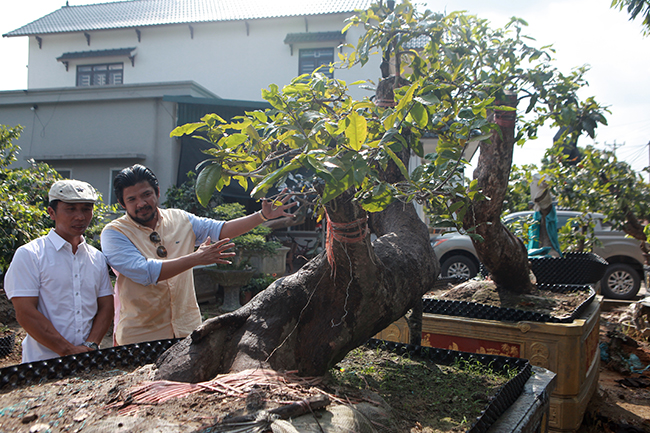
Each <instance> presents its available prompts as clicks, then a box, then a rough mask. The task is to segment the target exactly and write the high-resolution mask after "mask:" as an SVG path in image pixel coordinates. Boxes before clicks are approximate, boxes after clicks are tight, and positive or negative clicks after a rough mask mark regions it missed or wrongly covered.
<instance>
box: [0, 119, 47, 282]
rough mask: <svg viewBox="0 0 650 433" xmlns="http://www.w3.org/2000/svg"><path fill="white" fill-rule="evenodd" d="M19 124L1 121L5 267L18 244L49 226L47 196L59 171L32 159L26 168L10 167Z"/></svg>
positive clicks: (1, 263)
mask: <svg viewBox="0 0 650 433" xmlns="http://www.w3.org/2000/svg"><path fill="white" fill-rule="evenodd" d="M21 132H22V127H21V126H16V127H14V128H8V127H6V126H4V125H0V268H1V269H2V270H3V271H6V270H7V268H8V267H9V264H10V263H11V259H12V258H13V256H14V253H15V251H16V249H18V247H20V246H21V245H24V244H26V243H27V242H30V241H31V240H33V239H36V238H37V237H39V236H42V235H43V234H45V233H46V232H47V229H48V228H50V227H52V223H51V220H50V218H49V215H48V214H47V196H48V192H49V189H50V186H51V185H52V182H54V181H55V180H57V179H59V178H60V176H59V174H58V173H57V172H56V171H54V170H52V169H51V168H49V167H48V166H47V165H46V164H43V163H40V164H36V163H34V162H33V161H32V162H31V165H30V167H29V168H27V169H11V168H9V166H10V165H11V164H12V163H13V162H15V161H16V159H17V158H16V156H17V154H18V152H19V150H20V148H19V147H18V145H16V144H14V143H13V141H14V140H17V139H18V138H19V137H20V133H21Z"/></svg>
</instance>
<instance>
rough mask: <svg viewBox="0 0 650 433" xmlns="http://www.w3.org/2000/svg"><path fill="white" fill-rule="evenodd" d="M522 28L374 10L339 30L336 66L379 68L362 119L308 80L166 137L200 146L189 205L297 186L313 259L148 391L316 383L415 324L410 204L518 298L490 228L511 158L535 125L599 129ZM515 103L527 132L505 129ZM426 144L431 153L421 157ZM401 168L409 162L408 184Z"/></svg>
mask: <svg viewBox="0 0 650 433" xmlns="http://www.w3.org/2000/svg"><path fill="white" fill-rule="evenodd" d="M524 24H525V22H523V21H522V20H518V19H513V21H512V22H511V23H510V24H509V25H508V27H507V28H506V29H498V30H493V29H491V28H490V27H489V26H488V23H487V21H485V20H481V19H479V18H477V17H475V16H471V15H465V14H461V13H451V14H449V15H445V14H438V13H432V12H430V11H425V12H419V11H418V10H417V9H416V8H415V7H414V6H413V5H412V4H411V3H410V2H409V1H403V2H402V3H401V4H399V5H395V6H394V7H393V5H392V2H390V4H389V5H384V4H382V3H379V4H374V5H372V6H371V7H370V8H369V9H368V10H366V11H362V12H359V13H358V15H356V16H355V17H353V18H352V19H350V21H349V22H348V24H347V26H348V27H349V26H362V27H363V28H364V29H365V34H364V35H363V36H362V37H361V38H360V40H359V41H358V43H357V45H356V47H353V48H354V50H353V52H352V53H350V54H348V55H347V56H343V57H344V58H343V62H342V64H343V66H345V65H348V66H349V65H351V64H355V63H361V64H365V63H367V61H368V59H369V56H370V55H371V54H372V53H380V55H382V57H383V59H384V69H386V67H387V66H388V70H387V71H386V72H387V73H385V74H383V76H384V77H385V78H384V79H383V80H382V82H380V83H379V86H378V87H379V88H380V89H382V92H381V97H382V98H381V100H380V101H376V102H377V104H375V102H373V101H372V100H368V99H366V100H363V101H355V100H353V99H352V98H350V96H349V95H348V92H347V84H346V83H344V82H342V81H340V80H336V79H328V78H327V77H325V76H324V75H323V74H320V73H319V72H318V71H316V72H315V73H313V74H311V75H302V76H300V77H297V78H296V79H294V80H293V81H292V82H291V83H290V84H289V85H287V86H285V87H284V88H283V89H279V88H278V86H276V85H271V86H270V87H269V88H268V89H266V90H263V92H262V95H263V97H264V99H265V100H267V101H268V102H269V103H270V104H271V105H272V107H273V108H272V109H270V110H267V111H265V112H261V111H256V112H250V113H247V114H246V115H245V116H242V117H239V118H236V119H233V120H232V121H231V122H225V121H224V120H223V119H221V118H220V117H219V116H217V115H216V114H211V115H207V116H205V117H204V118H203V119H202V121H201V122H198V123H193V124H188V125H184V126H180V127H178V128H176V129H175V130H174V131H173V132H172V135H173V136H180V135H183V134H193V135H195V136H197V137H200V138H201V139H204V140H207V141H209V142H210V143H211V144H212V145H213V147H212V148H211V149H210V150H208V151H207V153H208V154H209V159H208V160H206V161H205V163H204V164H203V166H202V170H201V172H200V173H199V176H198V178H197V194H198V196H199V199H201V200H204V199H205V198H207V197H209V194H212V191H213V190H214V189H215V188H216V189H217V190H219V189H221V188H223V186H225V185H226V184H228V183H229V182H230V181H232V180H236V181H238V182H240V183H241V184H242V186H245V187H247V186H248V184H249V182H252V183H253V184H254V185H255V187H254V188H253V190H252V191H253V192H252V195H253V196H254V197H256V198H262V197H265V196H267V195H268V194H269V192H270V191H271V188H272V187H273V186H275V185H278V184H281V183H283V181H284V179H285V178H287V177H288V176H289V175H290V174H291V173H293V172H295V171H298V170H303V171H304V170H309V172H310V173H312V174H313V180H312V185H313V187H314V188H313V189H314V192H315V193H317V194H318V198H317V205H318V212H319V215H320V216H321V217H322V218H323V220H324V221H326V223H327V243H326V246H327V247H326V251H325V252H324V253H323V254H321V255H319V256H317V257H315V258H314V259H312V260H311V261H310V262H309V263H307V264H306V265H305V266H304V267H303V268H302V269H301V270H300V271H298V272H297V273H295V274H292V275H290V276H287V277H285V278H282V279H279V280H277V281H276V282H275V283H273V284H272V285H271V286H270V287H269V288H268V289H267V290H265V291H264V292H262V293H260V294H259V295H258V296H256V297H255V298H254V299H253V300H252V301H251V302H249V303H248V304H246V305H245V306H244V307H243V308H241V309H239V310H237V311H235V312H232V313H229V314H226V315H222V316H219V317H216V318H214V319H211V320H209V321H207V322H205V323H204V324H203V325H201V326H200V327H199V328H198V329H196V330H195V331H194V332H193V333H192V335H191V336H190V337H188V338H186V339H185V340H183V341H181V342H179V343H178V344H177V345H176V346H174V347H173V348H172V349H170V351H168V352H167V353H166V354H165V355H164V356H163V357H162V358H161V359H160V360H159V363H158V371H157V375H158V377H159V378H166V379H172V380H183V381H200V380H205V379H208V378H211V377H213V376H215V375H216V374H218V373H223V372H228V371H240V370H243V369H246V368H251V367H259V366H262V367H269V368H274V369H280V370H284V369H291V370H298V371H299V372H300V374H303V375H321V374H324V373H325V372H326V371H327V369H328V368H329V367H331V366H333V365H334V364H335V363H336V362H338V361H339V360H341V359H343V357H344V356H345V354H346V353H348V352H349V351H350V350H351V349H353V348H354V347H356V346H359V345H361V344H363V343H364V342H365V341H366V340H367V339H368V338H369V337H371V336H373V335H375V334H376V333H377V332H379V331H380V330H382V329H383V328H385V327H386V326H388V325H389V324H390V323H392V322H393V321H395V320H396V319H398V318H399V317H401V316H403V315H404V314H405V313H407V311H409V310H411V311H412V312H416V313H417V309H418V305H419V304H420V303H421V298H422V295H423V294H424V293H426V292H427V291H428V290H429V289H430V288H431V286H432V284H433V282H434V281H435V279H436V277H437V275H438V274H439V271H440V268H439V264H438V261H437V259H436V258H435V255H434V253H433V251H432V248H431V246H430V244H429V236H428V230H427V227H426V226H425V224H424V223H423V222H422V221H421V220H420V219H419V217H418V215H417V213H416V211H415V209H414V206H413V204H412V203H413V202H421V203H424V202H426V201H428V200H435V201H438V202H439V203H441V204H442V205H444V206H445V208H446V209H447V212H448V215H449V216H450V217H451V218H453V219H454V220H455V221H456V222H457V223H458V224H460V225H462V226H463V227H465V229H467V230H471V231H472V233H474V234H475V235H476V236H475V237H476V245H477V251H478V253H479V256H480V257H481V259H482V260H484V262H485V263H486V264H487V265H488V267H489V268H490V270H491V271H492V272H493V275H494V277H495V280H496V281H497V282H499V284H501V285H502V286H504V287H505V288H507V289H508V290H512V291H525V290H526V289H527V288H528V287H529V285H530V281H529V279H528V267H527V266H528V265H527V260H526V252H525V248H524V247H523V244H521V242H520V241H519V240H518V239H517V238H516V237H514V236H513V235H512V234H510V233H509V232H508V231H507V230H506V229H505V227H503V226H502V225H501V223H500V221H499V218H498V217H499V215H500V213H501V203H502V202H503V200H504V198H505V193H506V190H507V184H508V175H509V171H510V165H511V163H512V148H513V146H514V145H515V143H517V142H520V143H521V142H523V141H524V140H525V138H526V137H534V136H535V132H536V129H537V128H538V127H539V126H540V125H542V124H543V123H544V122H546V121H550V122H551V123H552V124H554V125H559V126H567V127H569V126H572V127H574V129H573V130H576V129H575V128H577V124H580V121H581V120H582V119H584V118H587V117H588V118H595V119H596V120H597V121H600V122H604V118H602V114H601V112H602V111H603V109H602V108H601V107H600V106H599V105H598V104H596V103H595V102H594V101H593V100H591V99H589V100H587V101H586V102H581V101H579V100H578V99H577V97H576V95H575V92H576V91H577V89H578V88H580V87H581V86H582V85H584V84H585V83H584V80H583V79H582V75H583V74H584V72H585V71H586V70H585V69H579V70H577V71H574V72H573V73H571V74H570V75H563V74H561V73H560V72H558V71H557V70H555V69H554V68H552V67H551V66H550V64H549V63H548V62H549V60H550V55H549V53H548V48H547V49H544V50H540V49H536V48H533V47H531V46H528V45H527V44H526V43H525V42H524V39H523V37H522V36H521V27H522V26H523V25H524ZM346 29H347V27H346V28H344V29H343V31H345V30H346ZM332 67H334V66H332ZM387 86H389V88H388V89H386V87H387ZM388 90H392V95H393V96H392V97H393V98H394V99H393V100H391V99H390V95H391V92H390V91H388ZM518 95H520V96H518ZM518 98H521V100H520V99H518ZM522 100H523V101H524V102H523V103H522V102H521V101H522ZM518 103H519V104H520V105H522V106H526V109H525V112H526V113H527V114H528V117H529V119H524V118H520V119H519V121H520V122H521V126H520V128H518V129H515V124H516V116H515V113H516V111H515V110H516V106H517V105H518ZM589 131H590V130H587V132H589ZM425 133H427V134H434V135H435V136H437V138H438V146H437V151H436V152H435V153H433V154H430V155H424V154H423V147H422V142H421V137H422V136H423V134H425ZM473 140H478V141H480V142H481V144H480V149H481V158H480V159H479V165H478V168H477V170H476V173H475V176H474V177H475V179H474V180H472V181H471V182H470V183H469V185H464V184H462V183H461V182H458V179H460V177H461V175H460V169H461V168H462V167H463V165H464V164H465V163H466V161H464V160H463V159H462V154H463V149H464V148H465V147H466V146H467V145H468V143H469V142H470V141H473ZM411 155H417V156H418V157H419V158H423V159H424V163H423V164H422V165H420V166H419V167H417V168H415V169H414V170H413V171H409V170H408V169H407V167H408V161H409V158H410V157H411ZM202 197H203V198H202ZM371 233H372V234H374V235H376V240H374V241H373V242H371V241H370V234H371ZM481 238H482V239H484V240H485V242H484V243H481V242H479V241H480V240H481ZM488 256H492V257H495V256H496V257H499V258H500V259H499V260H495V259H490V258H489V257H488ZM418 335H419V334H418Z"/></svg>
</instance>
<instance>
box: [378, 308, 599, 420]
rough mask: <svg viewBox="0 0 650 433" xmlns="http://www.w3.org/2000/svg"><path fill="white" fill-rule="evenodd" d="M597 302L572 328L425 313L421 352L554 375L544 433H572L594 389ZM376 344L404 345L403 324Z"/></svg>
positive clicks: (405, 329)
mask: <svg viewBox="0 0 650 433" xmlns="http://www.w3.org/2000/svg"><path fill="white" fill-rule="evenodd" d="M601 305H602V296H597V297H596V298H595V299H594V300H593V302H592V303H591V304H590V305H589V306H588V307H587V308H586V309H585V311H584V312H583V313H582V315H580V317H579V318H578V319H576V320H574V321H573V322H571V323H539V322H517V323H514V322H501V321H495V320H483V319H469V318H463V317H454V316H446V315H439V314H427V313H425V314H424V315H423V318H422V343H421V344H422V346H431V347H438V348H443V349H452V350H459V351H464V352H472V353H485V354H494V355H504V356H511V357H518V358H526V359H528V360H529V361H530V363H531V364H532V365H535V366H539V367H543V368H546V369H548V370H550V371H552V372H554V373H556V374H557V386H556V388H555V391H554V392H553V393H552V394H551V404H550V417H549V428H550V430H551V431H557V432H572V431H575V430H576V429H578V427H580V424H581V423H582V417H583V415H584V412H585V409H586V407H587V403H588V402H589V399H590V398H591V395H592V394H593V392H594V390H595V389H596V387H597V386H598V367H599V362H598V361H599V359H600V352H599V350H598V338H599V321H600V309H601ZM376 338H380V339H383V340H389V341H398V342H402V343H408V341H409V329H408V326H407V324H406V321H405V320H404V318H402V319H400V320H398V321H397V322H395V323H393V324H392V325H390V326H389V327H388V328H386V329H384V330H383V331H382V332H381V333H379V334H378V335H377V336H376Z"/></svg>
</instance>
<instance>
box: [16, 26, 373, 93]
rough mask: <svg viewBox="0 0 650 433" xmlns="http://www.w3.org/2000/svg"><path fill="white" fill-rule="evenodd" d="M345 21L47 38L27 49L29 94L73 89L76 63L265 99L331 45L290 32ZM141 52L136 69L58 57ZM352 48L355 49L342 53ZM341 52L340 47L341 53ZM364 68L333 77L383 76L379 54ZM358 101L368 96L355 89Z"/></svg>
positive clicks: (136, 80)
mask: <svg viewBox="0 0 650 433" xmlns="http://www.w3.org/2000/svg"><path fill="white" fill-rule="evenodd" d="M343 26H344V16H342V15H333V16H318V17H309V18H308V19H307V24H306V23H305V18H304V17H291V18H276V19H260V20H250V21H248V29H247V26H246V23H245V22H243V21H230V22H218V23H199V24H193V25H192V27H193V33H194V35H193V38H192V35H191V32H190V27H189V26H188V25H184V24H183V25H166V26H155V27H143V28H141V29H139V30H140V32H141V40H140V42H138V37H137V34H136V32H135V30H134V29H123V30H103V31H94V32H89V34H90V45H88V43H87V40H86V37H85V36H84V35H83V33H72V34H55V35H45V36H43V38H42V48H39V46H38V43H37V41H36V40H35V38H33V37H30V44H29V50H30V55H29V75H28V87H29V89H40V88H51V87H74V86H76V66H77V65H79V64H97V63H109V62H123V63H124V84H140V83H156V82H173V81H186V80H192V81H195V82H197V83H199V84H200V85H202V86H204V87H206V88H207V89H209V90H210V91H211V92H213V93H214V94H216V95H218V96H219V97H221V98H225V99H239V100H255V101H260V100H262V97H261V90H262V89H265V88H268V87H269V85H270V84H272V83H273V84H277V85H279V86H280V87H281V86H283V85H285V84H287V83H289V82H290V80H291V79H292V78H293V77H295V76H297V75H298V59H299V56H298V54H299V49H300V48H319V47H327V46H333V45H335V43H332V42H320V43H310V44H297V45H295V46H294V47H293V54H292V53H291V47H290V46H289V45H287V44H285V43H284V39H285V37H286V35H287V33H304V32H306V31H307V28H308V30H309V32H324V31H336V30H340V29H341V28H342V27H343ZM358 37H359V29H357V28H351V29H350V30H349V31H348V34H347V38H346V40H347V42H348V43H352V44H356V42H357V40H358ZM131 47H136V49H137V51H136V55H135V63H134V66H132V65H131V62H130V61H129V59H128V58H126V57H121V58H109V57H103V58H90V59H78V60H74V61H71V62H70V64H69V67H68V71H66V68H65V65H64V64H63V63H61V62H58V61H57V60H56V59H57V58H58V57H60V56H61V55H62V54H63V53H65V52H80V51H96V50H107V49H117V48H131ZM345 51H350V49H344V52H345ZM338 52H339V50H338V49H337V50H335V60H336V55H337V54H338ZM375 57H377V58H376V59H373V61H371V62H369V63H368V64H367V65H366V66H365V67H364V68H363V69H361V68H360V67H355V68H353V69H351V70H337V71H335V73H334V76H335V77H336V78H338V79H342V80H344V81H346V82H347V83H351V82H353V81H357V80H360V79H371V80H373V81H375V82H377V80H378V79H379V77H380V71H379V66H378V65H379V60H380V59H379V56H375ZM351 92H352V95H353V97H355V98H356V99H361V98H363V97H364V96H371V93H370V92H368V91H366V90H361V89H358V88H353V89H351Z"/></svg>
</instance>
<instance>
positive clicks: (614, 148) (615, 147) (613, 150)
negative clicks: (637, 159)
mask: <svg viewBox="0 0 650 433" xmlns="http://www.w3.org/2000/svg"><path fill="white" fill-rule="evenodd" d="M605 146H607V147H611V148H612V152H614V156H616V149H618V148H619V147H623V146H625V142H623V144H618V143H617V142H616V140H614V144H607V143H605Z"/></svg>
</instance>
